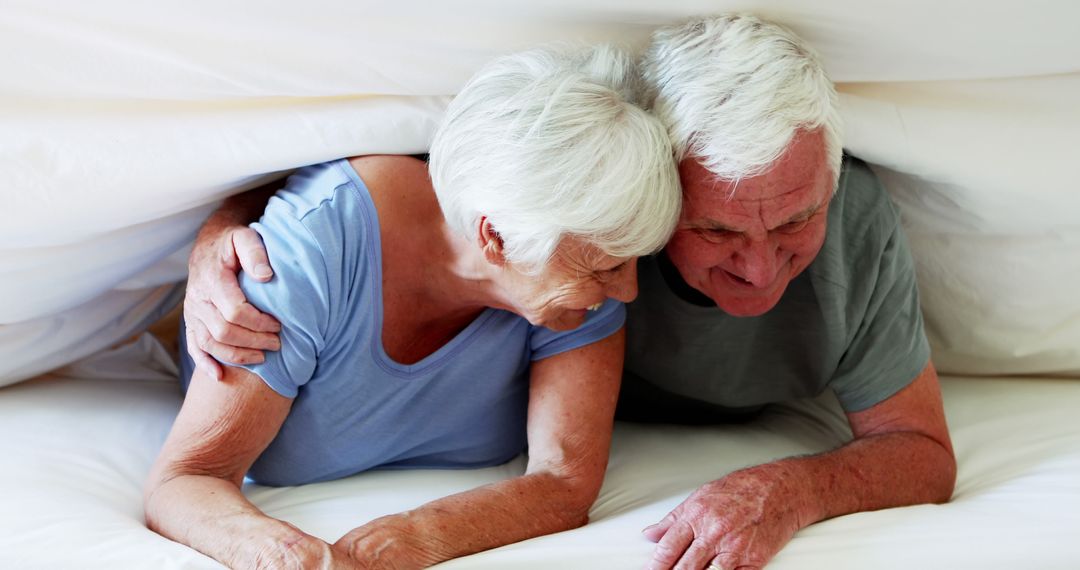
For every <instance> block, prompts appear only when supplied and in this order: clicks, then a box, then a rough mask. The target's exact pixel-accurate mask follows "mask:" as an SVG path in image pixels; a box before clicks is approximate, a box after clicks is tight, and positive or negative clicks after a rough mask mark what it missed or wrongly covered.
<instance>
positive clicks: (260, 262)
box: [232, 228, 274, 282]
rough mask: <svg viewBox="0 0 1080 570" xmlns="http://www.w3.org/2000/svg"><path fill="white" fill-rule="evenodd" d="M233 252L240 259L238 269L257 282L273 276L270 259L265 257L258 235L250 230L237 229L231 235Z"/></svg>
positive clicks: (264, 248)
mask: <svg viewBox="0 0 1080 570" xmlns="http://www.w3.org/2000/svg"><path fill="white" fill-rule="evenodd" d="M232 242H233V250H234V251H235V252H236V256H237V257H238V258H240V267H241V268H243V270H244V271H245V272H247V274H248V275H251V276H252V277H254V278H255V279H258V280H259V281H264V282H265V281H269V280H270V278H271V277H273V275H274V271H273V270H272V269H271V268H270V258H268V257H267V256H266V247H265V246H264V245H263V242H262V238H260V237H259V233H258V232H256V231H255V230H253V229H251V228H243V229H238V230H236V231H234V232H233V233H232Z"/></svg>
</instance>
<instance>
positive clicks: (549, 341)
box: [529, 299, 626, 362]
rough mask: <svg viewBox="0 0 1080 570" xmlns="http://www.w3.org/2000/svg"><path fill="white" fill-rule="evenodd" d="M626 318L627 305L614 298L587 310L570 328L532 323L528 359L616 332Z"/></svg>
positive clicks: (535, 359)
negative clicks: (581, 319) (581, 318)
mask: <svg viewBox="0 0 1080 570" xmlns="http://www.w3.org/2000/svg"><path fill="white" fill-rule="evenodd" d="M624 322H626V307H625V306H623V304H622V303H620V302H619V301H616V300H614V299H608V300H607V301H604V304H603V305H602V306H601V307H600V308H599V309H597V310H596V311H590V312H589V313H588V314H587V315H586V317H585V322H584V323H582V324H581V326H579V327H578V328H576V329H574V330H570V331H562V332H555V331H553V330H551V329H548V328H546V327H537V326H534V327H532V331H531V333H530V334H529V350H530V353H531V357H530V358H531V360H532V361H534V362H535V361H537V360H543V359H545V358H548V357H551V356H555V355H556V354H559V353H562V352H566V351H568V350H573V349H575V348H581V347H583V346H586V345H589V344H592V343H594V342H597V341H599V340H603V339H605V338H607V337H609V336H611V335H613V334H615V333H616V332H617V331H618V330H619V329H620V328H622V326H623V323H624Z"/></svg>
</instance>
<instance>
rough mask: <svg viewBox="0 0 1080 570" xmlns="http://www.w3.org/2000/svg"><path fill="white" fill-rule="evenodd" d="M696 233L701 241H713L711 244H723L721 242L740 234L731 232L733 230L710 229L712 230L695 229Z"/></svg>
mask: <svg viewBox="0 0 1080 570" xmlns="http://www.w3.org/2000/svg"><path fill="white" fill-rule="evenodd" d="M694 232H695V233H696V234H697V235H698V237H700V238H701V239H703V240H705V241H711V242H721V241H723V240H725V239H727V238H730V237H731V236H733V235H735V234H737V233H738V232H734V231H731V230H724V229H710V228H698V229H695V230H694Z"/></svg>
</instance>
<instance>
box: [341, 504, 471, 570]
mask: <svg viewBox="0 0 1080 570" xmlns="http://www.w3.org/2000/svg"><path fill="white" fill-rule="evenodd" d="M443 546H444V545H441V544H438V543H437V542H436V539H434V538H433V537H431V536H425V534H424V533H422V532H418V529H416V528H414V527H413V525H412V523H411V521H410V520H409V514H408V513H403V514H397V515H390V516H386V517H381V518H377V519H375V520H373V521H371V522H369V523H367V524H365V525H364V526H361V527H357V528H354V529H353V530H351V531H349V532H348V533H346V534H345V536H342V537H341V538H340V539H338V541H337V542H335V543H334V545H333V548H334V550H336V551H338V552H340V553H343V554H345V555H346V556H347V557H348V558H349V560H350V562H351V563H352V564H355V565H356V566H357V567H359V568H365V569H370V570H382V569H388V570H389V569H394V570H406V569H411V568H427V567H428V566H432V565H434V564H437V563H438V562H440V561H441V560H445V559H447V558H450V556H449V555H446V554H442V552H443V551H444V550H445V549H444V548H443Z"/></svg>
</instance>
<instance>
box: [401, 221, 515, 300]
mask: <svg viewBox="0 0 1080 570" xmlns="http://www.w3.org/2000/svg"><path fill="white" fill-rule="evenodd" d="M432 234H433V235H432V236H431V237H432V239H430V240H426V241H427V243H428V244H438V245H437V246H436V247H428V248H426V249H425V251H426V252H427V258H426V259H424V260H421V261H420V266H421V267H423V275H422V279H421V282H420V286H421V291H420V293H421V294H422V295H423V296H424V297H425V298H427V299H430V300H431V301H433V302H435V303H436V304H438V305H439V306H441V307H444V308H445V310H446V311H447V312H448V313H454V314H456V313H462V312H471V311H476V310H479V309H483V308H485V307H494V308H497V309H506V310H510V309H511V304H510V303H509V302H508V299H509V295H508V294H507V291H506V289H505V287H504V286H503V284H502V279H500V277H501V275H500V274H501V273H502V272H501V271H500V269H499V268H498V267H497V266H495V265H493V264H491V263H490V262H488V260H487V259H486V258H485V257H484V255H483V252H482V251H481V250H480V248H479V247H477V246H476V244H474V243H472V242H471V241H470V240H469V239H467V238H465V237H464V236H462V235H460V234H459V233H458V232H456V231H454V230H453V229H451V228H449V227H448V226H447V225H446V223H445V221H443V222H442V223H440V224H438V227H437V228H433V229H432Z"/></svg>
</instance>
